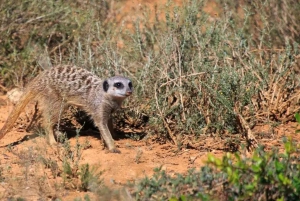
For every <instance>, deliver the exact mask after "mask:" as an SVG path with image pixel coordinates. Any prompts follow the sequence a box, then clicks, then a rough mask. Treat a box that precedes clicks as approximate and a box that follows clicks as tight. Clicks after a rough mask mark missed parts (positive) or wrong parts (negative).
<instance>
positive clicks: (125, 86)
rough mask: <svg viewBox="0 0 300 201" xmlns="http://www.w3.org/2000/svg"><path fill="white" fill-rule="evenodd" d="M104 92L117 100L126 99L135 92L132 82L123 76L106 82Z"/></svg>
mask: <svg viewBox="0 0 300 201" xmlns="http://www.w3.org/2000/svg"><path fill="white" fill-rule="evenodd" d="M103 91H104V92H106V93H107V94H109V95H110V96H112V97H113V98H116V99H125V98H126V97H128V96H130V95H131V94H132V92H133V86H132V82H131V81H130V80H129V79H128V78H126V77H122V76H114V77H111V78H108V79H106V80H104V82H103Z"/></svg>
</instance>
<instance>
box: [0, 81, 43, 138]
mask: <svg viewBox="0 0 300 201" xmlns="http://www.w3.org/2000/svg"><path fill="white" fill-rule="evenodd" d="M38 93H39V91H37V90H34V89H33V88H31V87H30V86H29V87H27V89H26V90H25V92H24V94H23V95H22V96H21V98H20V100H19V101H18V103H17V104H16V106H15V107H14V109H13V111H12V112H11V113H10V115H9V116H8V118H7V120H6V122H5V124H4V126H3V127H2V129H1V130H0V140H1V139H2V138H3V137H4V136H5V134H6V133H7V132H8V131H9V130H10V129H11V128H12V127H13V125H14V123H15V122H16V120H17V119H18V117H19V116H20V114H21V112H22V111H23V110H24V108H25V107H26V105H27V104H28V103H29V101H31V100H32V99H33V98H35V97H36V96H37V94H38Z"/></svg>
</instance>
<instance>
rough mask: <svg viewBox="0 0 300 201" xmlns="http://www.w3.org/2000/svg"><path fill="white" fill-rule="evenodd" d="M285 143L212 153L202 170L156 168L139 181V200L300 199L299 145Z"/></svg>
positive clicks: (137, 196)
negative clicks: (172, 171) (172, 173)
mask: <svg viewBox="0 0 300 201" xmlns="http://www.w3.org/2000/svg"><path fill="white" fill-rule="evenodd" d="M284 147H285V150H284V152H283V153H280V152H279V151H278V150H277V149H273V150H272V151H271V152H265V151H264V150H263V147H260V148H258V149H256V151H255V152H254V154H253V156H251V157H249V158H247V157H243V156H242V155H241V154H239V153H235V154H230V153H227V154H225V155H224V156H223V158H222V159H218V158H216V157H214V156H212V155H210V156H209V157H208V161H207V165H206V166H204V167H202V168H201V170H198V171H196V170H194V169H191V170H189V171H188V173H187V174H185V175H181V174H177V175H176V176H175V177H171V176H170V175H168V174H166V172H165V171H164V170H161V169H156V170H155V171H154V175H153V176H152V177H150V178H149V177H146V178H144V179H142V180H141V181H140V182H138V183H137V184H136V190H135V192H134V194H135V196H136V199H137V200H170V201H171V200H172V201H175V200H298V199H299V196H300V179H299V178H300V177H299V176H300V175H299V172H300V165H299V158H298V156H297V155H298V154H299V149H298V147H297V146H296V145H294V144H293V143H292V142H291V141H290V140H288V141H285V142H284Z"/></svg>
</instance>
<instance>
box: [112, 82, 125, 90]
mask: <svg viewBox="0 0 300 201" xmlns="http://www.w3.org/2000/svg"><path fill="white" fill-rule="evenodd" d="M114 87H116V88H117V89H122V88H123V87H124V85H123V84H122V83H121V82H117V83H114Z"/></svg>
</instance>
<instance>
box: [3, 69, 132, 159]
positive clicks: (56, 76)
mask: <svg viewBox="0 0 300 201" xmlns="http://www.w3.org/2000/svg"><path fill="white" fill-rule="evenodd" d="M132 92H133V86H132V82H131V81H130V79H128V78H126V77H123V76H114V77H111V78H108V79H104V80H102V79H100V78H99V77H98V76H96V75H94V74H93V73H92V72H89V71H88V70H86V69H83V68H79V67H75V66H68V65H66V66H63V65H61V66H56V67H52V68H50V69H48V70H46V71H43V72H42V73H40V74H39V75H38V76H37V77H35V78H34V79H33V80H32V81H31V82H30V83H29V84H28V86H27V87H26V88H25V90H24V93H23V95H22V96H21V98H20V100H19V102H18V103H17V104H16V106H15V107H14V109H13V111H12V112H11V113H10V115H9V117H8V119H7V121H6V123H5V124H4V126H3V128H2V129H1V130H0V139H2V138H3V137H4V136H5V134H6V133H7V132H8V131H9V130H10V129H11V128H12V127H13V125H14V123H15V121H16V120H17V118H18V117H19V115H20V113H21V112H22V111H23V110H24V108H25V106H26V105H27V104H28V103H29V102H30V101H31V100H33V99H34V98H37V99H38V102H39V104H40V105H41V106H42V111H43V113H42V114H43V127H44V129H45V131H46V136H47V138H48V139H47V140H48V142H49V143H50V144H55V143H56V140H55V137H54V133H55V132H56V131H55V124H56V123H57V122H59V119H60V115H61V114H62V112H63V111H64V109H66V107H67V106H68V105H74V106H77V107H79V108H81V109H82V110H84V111H85V112H87V113H88V114H89V115H90V116H91V118H92V119H93V120H94V124H95V125H96V126H97V127H98V129H99V131H100V134H101V136H102V138H103V139H104V142H105V144H106V146H107V147H108V149H109V151H110V152H113V153H120V151H119V150H118V149H117V148H116V146H115V143H114V140H113V138H112V135H113V134H114V131H113V126H112V117H111V114H112V113H113V112H114V111H116V110H117V109H119V108H120V107H121V105H122V102H123V101H124V99H126V98H127V97H128V96H130V95H131V94H132ZM58 132H59V131H58Z"/></svg>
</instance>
